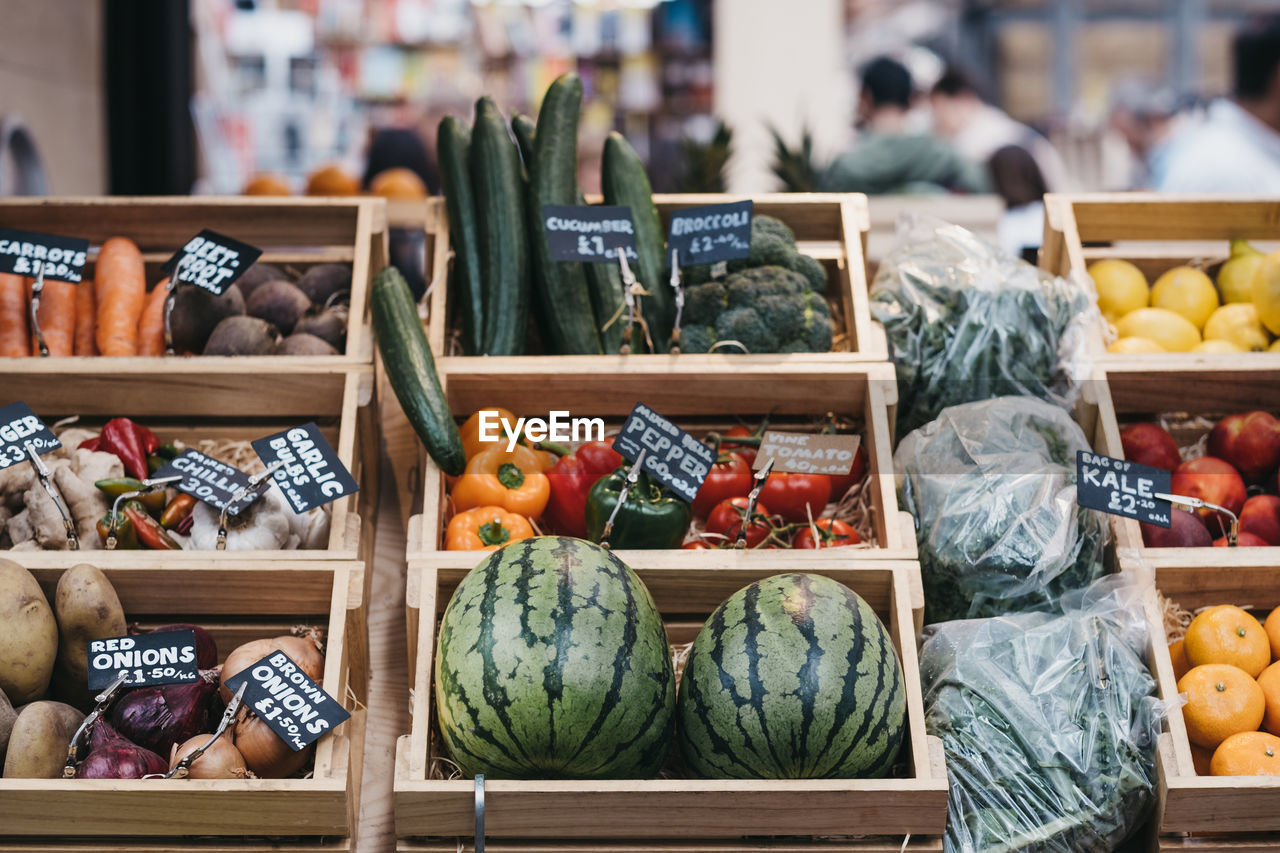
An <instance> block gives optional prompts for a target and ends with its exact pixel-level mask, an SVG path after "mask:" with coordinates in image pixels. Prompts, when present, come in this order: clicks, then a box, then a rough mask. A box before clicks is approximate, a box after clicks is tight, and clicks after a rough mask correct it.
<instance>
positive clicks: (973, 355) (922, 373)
mask: <svg viewBox="0 0 1280 853" xmlns="http://www.w3.org/2000/svg"><path fill="white" fill-rule="evenodd" d="M871 314H872V316H873V317H874V318H875V319H876V320H878V321H879V322H880V323H882V324H883V325H884V328H885V332H886V334H887V336H888V339H889V351H890V353H889V354H890V358H891V359H892V360H893V362H894V365H895V366H896V368H897V374H898V397H899V404H898V433H899V434H900V435H901V434H904V433H907V432H910V431H911V430H913V429H916V428H917V427H919V426H921V425H923V424H925V423H928V422H929V421H931V420H933V419H934V418H935V417H937V416H938V413H939V412H941V411H942V410H943V409H944V408H946V407H947V406H953V405H956V404H957V403H967V402H969V401H971V400H985V399H988V398H991V397H1000V396H1004V395H1009V394H1020V395H1030V396H1033V397H1039V398H1040V399H1044V400H1050V401H1052V402H1055V403H1057V404H1058V405H1061V406H1063V407H1069V406H1070V405H1071V404H1072V403H1073V402H1074V400H1075V397H1076V394H1077V388H1076V386H1077V383H1078V382H1080V381H1081V380H1083V379H1085V378H1087V376H1088V371H1089V369H1090V366H1091V365H1092V362H1093V358H1094V357H1095V356H1096V355H1097V354H1098V353H1099V352H1100V351H1101V348H1102V341H1103V338H1104V334H1105V330H1106V324H1105V323H1104V322H1103V320H1102V315H1101V314H1100V313H1099V312H1098V306H1097V297H1096V293H1095V291H1094V288H1093V284H1092V282H1091V281H1089V279H1088V277H1087V276H1084V275H1081V276H1078V277H1073V278H1072V279H1070V280H1068V279H1063V278H1057V277H1054V276H1051V275H1049V274H1048V273H1047V272H1044V271H1042V270H1039V269H1036V268H1035V267H1033V266H1032V265H1030V264H1028V263H1026V262H1025V261H1023V260H1021V259H1020V258H1015V257H1014V256H1012V255H1010V254H1008V253H1007V252H1005V251H1004V250H1002V249H1000V248H998V247H996V246H993V245H991V244H989V243H987V242H985V241H984V240H981V239H979V238H978V237H977V236H975V235H974V234H973V233H971V232H969V231H967V230H965V229H964V228H961V227H959V226H958V225H948V224H947V223H945V222H942V221H941V220H938V219H936V218H934V217H930V216H922V215H910V214H904V215H903V216H902V217H901V218H900V219H899V221H898V237H897V244H896V246H895V247H894V249H893V250H892V251H891V252H890V253H889V255H888V256H887V257H885V259H884V260H883V261H882V262H881V263H880V269H879V271H878V272H877V273H876V277H875V281H874V282H873V284H872V287H871Z"/></svg>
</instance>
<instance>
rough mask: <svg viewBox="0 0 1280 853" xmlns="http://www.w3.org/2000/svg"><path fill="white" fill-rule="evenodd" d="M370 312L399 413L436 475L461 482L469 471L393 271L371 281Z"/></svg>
mask: <svg viewBox="0 0 1280 853" xmlns="http://www.w3.org/2000/svg"><path fill="white" fill-rule="evenodd" d="M369 307H370V311H371V313H372V314H373V330H374V332H375V333H376V334H377V338H378V352H379V353H381V354H382V364H383V366H384V367H385V368H386V371H387V381H388V382H390V383H391V389H392V390H393V391H395V393H396V399H397V400H399V401H400V408H401V409H403V410H404V414H405V417H407V418H408V419H409V424H410V425H411V426H412V427H413V431H414V432H416V433H417V434H418V438H420V439H422V443H423V444H424V445H425V446H426V448H427V453H429V454H430V455H431V458H432V459H434V460H435V461H436V464H437V465H439V466H440V469H441V470H442V471H444V472H445V473H446V474H449V475H451V476H454V477H457V476H461V474H462V472H463V470H464V469H465V468H466V467H467V457H466V453H465V452H464V451H463V449H462V436H461V435H459V433H458V425H457V424H456V423H455V422H454V420H453V413H452V412H450V411H449V403H448V401H447V400H446V399H445V396H444V389H443V388H441V387H440V376H439V374H437V373H436V362H435V359H434V358H432V356H431V347H430V346H429V345H428V344H427V336H426V333H425V332H423V331H422V321H421V320H419V319H418V309H417V307H416V306H414V304H413V297H412V296H411V295H410V294H409V285H407V284H406V283H405V280H404V277H403V276H401V275H400V271H399V270H397V269H396V268H395V267H387V268H386V269H384V270H383V271H382V272H380V273H378V274H377V275H376V276H374V277H373V286H372V288H371V289H370V293H369Z"/></svg>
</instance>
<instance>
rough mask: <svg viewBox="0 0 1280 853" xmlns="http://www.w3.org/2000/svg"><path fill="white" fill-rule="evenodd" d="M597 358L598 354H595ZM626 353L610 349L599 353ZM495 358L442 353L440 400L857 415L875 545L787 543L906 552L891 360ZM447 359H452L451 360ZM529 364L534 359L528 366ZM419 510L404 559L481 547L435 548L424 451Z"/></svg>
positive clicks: (723, 418)
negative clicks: (590, 368)
mask: <svg viewBox="0 0 1280 853" xmlns="http://www.w3.org/2000/svg"><path fill="white" fill-rule="evenodd" d="M598 358H603V357H598ZM626 358H628V356H611V357H610V358H609V359H605V361H606V362H609V361H613V362H617V361H622V360H625V359H626ZM504 361H505V360H501V359H490V358H483V359H460V358H454V359H445V360H443V363H444V364H445V365H446V366H445V367H444V370H443V372H444V374H445V379H444V382H445V387H446V394H447V395H448V398H449V406H450V408H451V410H452V411H454V412H456V413H458V415H459V416H460V417H464V418H465V417H466V416H468V415H469V414H470V413H471V412H474V411H476V410H477V409H480V408H483V407H484V406H486V405H488V406H494V405H500V406H503V407H504V408H508V409H510V410H511V411H512V412H513V413H514V414H516V415H517V416H523V415H530V416H533V415H539V416H542V417H546V416H547V413H548V412H549V411H551V410H553V409H555V410H565V411H568V412H570V413H571V414H572V415H574V416H590V417H602V418H605V419H606V424H607V425H609V426H611V427H613V428H616V427H617V426H620V425H621V422H622V420H623V419H625V417H626V415H627V414H629V413H630V412H631V409H632V408H633V407H634V406H635V404H636V403H637V402H644V403H645V404H646V405H648V406H650V407H652V408H653V409H654V410H655V411H657V412H660V413H661V414H663V415H665V416H667V417H669V418H672V419H673V420H675V421H676V422H677V423H678V424H682V425H686V426H688V427H690V428H693V427H694V424H695V423H698V422H699V421H701V422H708V421H710V422H714V421H716V420H718V421H719V422H720V423H721V424H724V425H729V426H731V425H732V424H733V423H735V421H734V420H733V417H734V416H739V415H740V416H743V417H753V418H757V419H759V418H762V417H763V416H764V415H765V414H767V413H768V412H769V411H770V410H772V411H773V416H772V418H771V420H770V422H771V423H774V424H776V425H778V426H779V428H785V423H786V420H787V418H788V417H789V416H791V417H794V416H804V415H816V416H821V415H823V414H824V413H826V412H828V411H831V412H835V413H836V414H837V415H847V416H852V417H856V418H860V419H861V420H862V422H863V425H864V427H863V442H864V443H865V445H866V448H867V455H868V459H869V465H868V468H869V470H870V472H871V480H870V486H869V487H870V489H871V498H870V499H871V505H872V507H873V509H874V514H875V533H876V541H877V545H878V547H875V548H871V549H847V548H823V549H817V550H813V551H804V552H792V553H791V554H790V555H789V557H790V558H794V559H796V560H799V561H800V562H801V563H803V564H808V563H828V562H832V561H847V560H859V561H860V560H863V559H904V560H914V559H915V558H916V540H915V528H914V523H913V522H912V520H911V517H910V515H908V514H907V513H903V512H899V510H898V502H897V495H896V492H895V484H894V479H893V457H892V437H891V436H892V433H891V429H892V424H893V422H894V412H895V408H896V405H897V391H896V388H897V385H896V383H895V380H894V373H893V368H892V367H891V366H889V365H884V364H861V365H857V364H853V365H838V364H834V363H830V362H818V361H810V362H806V363H805V364H804V365H796V364H786V363H783V362H777V363H774V364H772V365H765V364H759V365H756V366H752V367H747V366H744V367H743V368H742V369H740V370H735V371H732V372H730V371H715V372H709V373H707V372H703V370H702V369H701V368H700V367H699V366H698V365H697V364H696V363H694V362H691V361H686V360H685V359H684V358H683V357H679V356H675V357H667V356H655V357H653V358H652V359H645V361H644V362H643V365H642V366H641V367H639V368H637V369H632V370H627V371H625V372H618V373H611V372H609V370H608V367H609V365H608V364H605V365H601V369H602V372H600V373H593V374H590V375H573V374H565V373H563V372H562V371H560V370H559V369H558V366H559V361H560V359H559V357H556V356H541V357H530V358H527V359H525V361H526V362H528V363H529V367H527V368H526V371H525V372H524V373H523V374H522V376H521V378H520V379H519V380H518V381H513V379H512V377H511V376H509V375H508V374H507V373H506V371H505V370H504V369H503V367H502V365H503V363H504ZM455 366H456V367H455ZM536 368H541V370H537V371H536V372H535V369H536ZM421 471H422V488H423V492H422V512H421V514H419V515H417V516H414V517H413V518H411V519H410V521H409V528H408V535H409V546H408V547H409V559H410V560H417V559H425V560H431V561H433V564H434V565H437V566H450V567H463V566H465V567H469V566H473V565H475V564H476V563H477V562H478V561H479V559H480V557H481V556H482V554H481V553H480V552H471V551H441V550H439V549H440V547H441V543H442V539H443V535H444V525H445V519H444V512H445V508H446V502H445V478H444V476H443V473H442V472H441V471H440V469H439V467H437V466H436V464H435V463H434V462H432V461H431V460H430V459H429V458H425V457H424V459H423V461H422V465H421ZM642 553H643V552H627V551H623V552H620V554H621V555H622V558H623V559H624V560H627V561H628V562H633V561H634V562H635V563H639V562H641V561H643V560H647V559H649V558H650V557H651V556H652V554H651V553H650V554H647V555H645V556H643V557H642V556H641V554H642ZM776 557H777V552H776V551H769V550H746V551H736V550H714V551H708V550H701V551H667V552H663V560H664V562H663V565H671V566H677V565H679V566H687V567H689V568H700V567H706V566H711V565H717V566H726V567H728V566H733V567H739V568H746V567H750V566H758V565H767V564H769V563H771V562H774V561H775V560H776Z"/></svg>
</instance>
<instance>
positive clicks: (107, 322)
mask: <svg viewBox="0 0 1280 853" xmlns="http://www.w3.org/2000/svg"><path fill="white" fill-rule="evenodd" d="M32 281H33V280H32V279H28V278H23V277H22V276H20V275H12V274H10V273H0V357H8V358H14V357H20V356H27V355H39V354H40V345H39V344H38V343H37V342H36V339H35V332H34V330H33V329H32V328H31V323H30V322H29V320H28V318H29V316H30V313H31V285H32ZM167 284H168V280H167V279H165V280H162V281H161V282H160V283H159V284H157V285H156V286H155V288H153V289H152V291H151V292H150V293H148V292H147V276H146V265H145V264H144V263H143V260H142V252H141V251H139V250H138V247H137V245H136V244H134V242H133V241H132V240H130V239H129V238H127V237H112V238H111V239H109V240H107V241H106V242H105V243H103V244H102V248H101V249H100V250H99V251H98V260H97V264H96V265H95V269H94V277H93V280H92V281H89V280H85V281H82V282H81V283H80V284H71V283H68V282H64V281H49V280H47V279H46V280H45V283H44V289H43V291H42V292H41V294H40V307H39V309H38V311H37V314H36V320H37V322H38V323H39V325H40V331H41V333H43V335H44V342H45V346H47V347H48V348H49V355H51V356H66V355H164V350H165V346H164V303H165V290H166V287H167Z"/></svg>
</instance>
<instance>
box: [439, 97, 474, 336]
mask: <svg viewBox="0 0 1280 853" xmlns="http://www.w3.org/2000/svg"><path fill="white" fill-rule="evenodd" d="M470 149H471V131H470V130H468V129H467V126H466V125H465V124H463V123H462V122H461V121H459V120H458V119H457V118H455V117H454V116H445V117H444V118H443V119H441V120H440V125H439V127H438V128H437V129H436V156H437V157H438V158H439V160H440V183H441V186H442V188H443V190H444V201H445V209H446V210H447V211H448V213H449V242H450V243H451V244H452V245H453V273H452V275H451V276H450V279H451V282H450V283H451V284H452V285H453V291H454V294H455V297H456V299H457V302H458V304H459V313H460V314H461V315H462V347H463V350H464V351H465V352H466V354H467V355H477V354H478V353H479V352H480V351H481V347H482V345H483V340H482V338H483V336H484V287H483V284H482V280H481V278H480V233H479V227H478V224H477V222H476V203H475V194H474V193H473V192H472V189H471V167H470V165H469V162H468V161H469V160H470V156H471V155H470Z"/></svg>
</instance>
